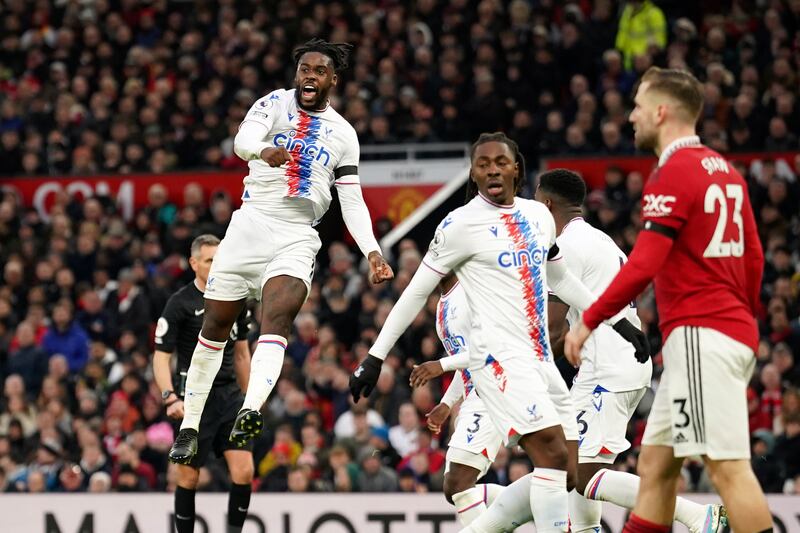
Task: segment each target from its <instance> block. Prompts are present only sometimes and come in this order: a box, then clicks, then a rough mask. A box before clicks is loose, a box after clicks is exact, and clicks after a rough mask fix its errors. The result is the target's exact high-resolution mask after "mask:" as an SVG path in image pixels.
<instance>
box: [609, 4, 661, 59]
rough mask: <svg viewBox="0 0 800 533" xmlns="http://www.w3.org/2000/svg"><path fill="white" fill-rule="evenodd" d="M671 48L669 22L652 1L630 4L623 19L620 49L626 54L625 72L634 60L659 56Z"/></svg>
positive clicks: (619, 34)
mask: <svg viewBox="0 0 800 533" xmlns="http://www.w3.org/2000/svg"><path fill="white" fill-rule="evenodd" d="M666 45H667V20H666V18H665V17H664V12H663V11H661V9H660V8H659V7H658V6H657V5H655V3H653V2H652V1H651V0H627V1H626V2H625V8H624V9H623V10H622V16H621V17H620V19H619V29H618V30H617V40H616V47H617V49H618V50H619V51H621V52H622V55H623V57H624V63H625V68H626V69H628V70H630V69H631V68H632V67H633V58H634V57H636V56H640V55H643V54H648V53H653V52H654V51H655V52H658V51H659V50H662V49H664V48H665V47H666Z"/></svg>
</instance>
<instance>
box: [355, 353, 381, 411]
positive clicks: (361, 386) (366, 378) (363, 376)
mask: <svg viewBox="0 0 800 533" xmlns="http://www.w3.org/2000/svg"><path fill="white" fill-rule="evenodd" d="M382 365H383V360H381V359H378V358H377V357H375V356H374V355H367V358H366V359H364V360H363V361H361V364H360V365H358V368H356V369H355V370H354V371H353V374H352V375H351V376H350V394H352V395H353V400H354V401H356V402H357V401H358V398H359V396H361V394H362V393H363V394H364V398H366V397H367V396H369V395H370V394H372V389H374V388H375V384H376V383H377V382H378V376H379V375H380V373H381V366H382Z"/></svg>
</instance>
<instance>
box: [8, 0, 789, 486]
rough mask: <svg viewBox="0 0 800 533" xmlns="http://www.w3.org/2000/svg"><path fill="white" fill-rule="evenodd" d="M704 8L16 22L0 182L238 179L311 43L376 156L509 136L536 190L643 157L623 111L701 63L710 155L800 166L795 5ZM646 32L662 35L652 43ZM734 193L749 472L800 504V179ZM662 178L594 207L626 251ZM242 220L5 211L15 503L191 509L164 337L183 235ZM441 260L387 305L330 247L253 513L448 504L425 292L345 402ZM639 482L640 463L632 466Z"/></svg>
mask: <svg viewBox="0 0 800 533" xmlns="http://www.w3.org/2000/svg"><path fill="white" fill-rule="evenodd" d="M686 4H687V3H685V2H668V1H665V2H656V3H653V2H650V1H645V2H622V3H617V2H611V1H603V0H596V1H594V2H589V1H580V2H554V1H552V0H538V1H535V0H534V1H526V0H513V1H512V2H510V3H508V4H507V5H506V3H504V2H500V1H499V0H496V1H493V0H482V1H480V2H475V1H468V0H438V1H437V0H419V1H417V2H413V3H412V2H401V1H389V0H385V1H363V2H354V3H347V2H317V1H311V0H305V1H303V0H300V1H297V2H255V1H233V0H223V1H220V2H179V1H175V2H166V1H163V0H155V1H141V2H138V1H136V0H122V1H121V2H111V1H108V0H99V1H97V2H91V3H83V2H46V1H40V2H35V3H33V4H30V3H26V2H23V1H21V0H6V1H4V2H0V17H2V20H3V25H2V33H1V35H2V52H0V65H1V66H2V67H1V68H0V132H2V133H0V136H1V141H2V151H0V173H3V174H9V175H18V174H28V175H39V174H52V175H66V174H77V175H85V174H92V173H98V172H105V173H128V172H139V171H150V172H157V173H161V172H165V171H169V170H173V169H181V170H186V169H194V168H202V167H220V166H221V167H224V168H238V167H242V166H243V163H242V162H241V161H240V160H239V159H238V158H237V157H236V156H235V155H234V154H233V152H232V139H233V135H234V134H235V132H236V128H237V126H238V124H239V122H240V121H241V119H242V117H243V116H244V113H245V112H246V110H247V108H248V107H249V106H250V104H251V103H252V102H253V101H255V99H256V98H257V97H258V96H260V95H262V94H265V93H266V92H267V91H269V90H271V89H273V88H276V87H281V86H285V84H286V82H287V80H289V79H291V74H292V68H293V65H292V63H291V60H290V50H291V47H292V44H293V43H296V42H301V41H303V40H305V39H306V38H308V37H310V36H315V35H321V36H325V37H327V38H328V39H330V40H334V41H349V42H354V43H356V44H357V46H356V49H355V52H354V57H353V61H352V63H353V64H352V67H351V69H350V70H349V71H347V72H345V73H343V76H342V79H341V80H340V84H339V90H338V94H339V96H337V97H336V98H335V100H336V101H335V102H334V105H335V106H337V108H338V109H340V110H341V112H342V114H343V115H344V116H345V118H347V120H349V121H350V122H351V123H352V124H353V125H354V126H355V127H356V129H357V131H358V133H359V135H360V138H361V142H362V144H384V143H393V142H420V143H422V142H431V141H435V140H444V141H451V140H453V141H469V140H472V139H474V138H475V137H476V136H477V133H479V132H481V131H494V130H505V131H507V132H509V134H510V135H511V136H512V137H514V138H515V139H516V140H517V141H519V142H520V145H521V148H522V150H523V152H524V154H525V156H526V157H527V159H528V160H529V162H530V163H533V164H531V165H530V167H532V168H536V165H535V162H536V161H537V160H538V159H539V157H541V156H547V155H550V154H574V155H582V154H589V153H600V154H607V155H620V154H630V153H633V148H632V146H631V144H630V139H631V138H632V136H631V135H630V133H631V132H630V128H629V126H628V124H627V121H626V118H627V113H628V112H629V110H630V106H631V102H630V96H631V89H632V88H633V86H634V83H635V81H636V77H637V73H641V72H643V71H644V70H645V69H646V68H647V67H648V66H650V65H651V64H659V65H664V66H667V65H668V66H673V67H676V66H679V67H685V68H689V69H691V70H693V71H694V72H695V73H696V74H697V75H698V76H699V77H700V79H701V80H702V81H703V82H704V83H705V96H706V108H705V112H704V114H703V119H702V123H701V131H702V134H703V137H704V140H705V142H707V143H708V144H709V145H711V146H712V147H714V148H717V149H719V150H722V151H724V152H734V151H751V150H771V151H792V150H796V149H797V148H798V140H797V137H796V136H795V133H794V132H797V131H800V106H798V103H797V101H796V100H797V97H798V77H797V76H798V69H800V33H798V27H800V2H798V1H796V0H792V1H786V2H784V1H778V0H772V1H746V0H732V1H728V2H725V1H718V2H703V3H702V9H703V11H702V13H701V12H700V8H699V5H700V4H701V3H694V4H695V5H694V6H687V5H686ZM659 6H660V7H659ZM715 6H716V8H715ZM643 28H644V29H646V30H647V31H646V32H645V33H648V34H649V35H652V36H653V37H652V39H645V40H642V38H641V37H640V36H641V35H642V30H643ZM741 170H742V174H743V175H746V176H747V177H748V181H749V183H750V185H751V191H750V193H751V196H752V200H753V205H754V209H755V213H756V217H757V219H758V222H759V229H760V231H761V238H762V241H763V244H764V247H765V249H766V252H767V262H766V271H765V277H764V285H763V292H762V302H763V308H762V313H761V315H760V316H759V321H760V325H761V332H762V341H761V345H760V347H759V352H758V354H757V356H758V370H757V372H756V374H755V376H754V378H753V382H752V387H751V389H750V391H749V405H750V413H751V418H750V426H751V434H752V437H753V439H752V442H753V452H754V457H753V464H754V467H755V470H756V473H757V475H758V477H759V479H760V480H761V483H762V485H763V486H764V488H765V490H767V491H769V492H789V493H800V393H798V387H800V362H798V360H797V358H798V357H800V320H799V317H800V300H798V293H799V292H800V273H798V265H800V263H799V262H798V259H799V258H798V255H799V254H800V247H799V245H798V237H800V218H799V217H798V212H799V211H800V209H798V207H799V206H800V203H799V202H800V200H799V198H798V182H797V179H798V176H800V156H799V157H796V158H795V159H794V160H793V161H791V162H790V164H786V163H777V162H775V161H773V160H764V161H763V162H761V163H760V164H758V165H753V166H750V167H742V168H741ZM644 178H645V177H644V176H642V175H641V174H638V173H630V174H628V175H626V174H625V173H624V172H622V171H620V170H618V169H614V168H611V169H609V170H608V172H607V173H606V186H605V188H598V189H595V190H594V191H593V192H592V193H591V195H590V197H589V198H588V201H587V216H588V217H589V219H590V221H591V222H592V223H593V224H595V225H596V226H598V227H600V228H602V229H604V230H605V231H607V232H608V233H609V234H611V235H612V236H614V238H615V239H616V240H617V241H618V242H619V243H620V244H621V246H622V247H623V249H624V250H626V251H628V250H630V247H631V245H632V243H633V242H634V240H635V238H636V234H637V231H638V228H639V222H640V217H639V207H638V203H639V200H640V195H641V189H642V184H643V180H644ZM166 179H168V178H166ZM234 208H235V206H234V204H233V202H232V200H231V199H230V198H227V197H224V196H219V197H214V198H207V197H205V196H204V194H203V191H202V189H200V188H199V187H197V186H195V185H193V184H188V185H186V187H185V189H184V195H183V201H182V202H181V204H180V205H173V204H171V203H169V202H168V201H167V198H166V194H165V190H164V189H163V188H162V187H160V186H154V187H152V188H151V190H150V191H149V194H148V205H147V206H146V207H145V208H144V209H142V210H140V211H139V212H137V213H136V215H135V217H134V220H133V222H132V223H131V224H126V223H125V222H124V221H123V219H122V218H121V216H120V213H118V212H116V211H115V208H114V202H113V201H112V200H111V199H109V198H107V197H96V198H91V199H88V200H86V201H82V202H79V201H77V200H76V199H74V198H70V197H68V196H66V195H62V196H60V197H58V198H57V201H56V204H55V205H54V206H53V208H52V211H51V215H52V216H51V219H50V220H49V221H47V222H45V221H43V220H41V219H40V218H39V216H38V215H37V213H36V212H35V211H33V210H27V209H24V208H23V207H22V206H20V205H19V203H18V199H17V198H16V197H15V196H14V195H13V194H11V193H8V192H6V193H4V194H3V196H2V198H1V199H0V265H2V278H1V279H0V376H2V378H3V379H4V385H3V394H2V399H1V400H0V490H8V491H21V492H41V491H66V492H71V491H85V490H89V491H94V492H105V491H110V490H117V491H144V490H163V489H164V488H166V489H171V488H174V476H173V475H172V473H171V470H170V469H168V467H167V463H166V452H167V450H168V449H169V446H170V445H171V443H172V438H173V427H172V425H171V424H170V423H169V422H168V421H167V419H166V417H165V415H164V410H163V408H162V406H161V402H160V399H159V397H160V395H159V391H158V390H157V388H156V387H155V386H154V384H153V381H152V371H151V368H150V356H151V353H152V333H153V328H154V323H155V321H156V319H157V318H158V316H159V314H160V312H161V310H162V308H163V305H164V303H165V302H166V299H167V298H168V296H169V295H170V294H171V293H172V292H173V291H174V290H175V289H176V288H178V287H180V286H181V285H182V284H184V283H186V282H188V281H189V280H190V279H191V277H192V274H191V271H190V270H189V269H188V265H187V261H186V258H187V255H188V250H189V243H190V242H191V240H192V238H193V237H195V236H196V235H198V234H200V233H213V234H216V235H218V236H219V237H222V236H223V235H224V231H225V228H226V226H227V223H228V222H229V220H230V215H231V212H232V210H233V209H234ZM425 244H426V243H420V244H419V245H418V244H417V243H414V242H412V241H403V242H402V243H401V244H400V245H399V247H398V250H396V251H395V253H394V257H395V261H394V265H393V266H394V268H395V271H396V273H397V276H396V279H395V280H394V281H393V282H391V284H390V285H389V286H379V287H372V286H370V285H369V284H368V283H367V281H366V279H365V276H364V270H363V268H362V265H359V264H358V263H357V262H356V261H355V259H354V258H355V255H354V254H353V252H352V251H351V250H350V249H349V248H348V247H347V246H345V245H344V244H342V243H339V242H334V243H330V244H329V245H328V246H327V248H325V249H323V251H322V255H323V257H322V258H321V259H322V261H320V263H322V265H323V266H320V267H319V268H318V271H317V274H316V276H315V281H314V285H313V288H312V292H311V296H310V298H309V300H308V302H307V303H306V304H305V306H304V308H303V310H302V312H301V314H300V315H299V316H298V318H297V320H296V332H295V335H294V336H293V338H292V339H291V340H290V345H289V347H288V350H287V355H286V360H285V366H284V370H283V374H282V376H283V379H282V380H281V381H280V382H279V384H278V387H277V389H276V393H275V394H274V395H273V398H271V400H270V401H269V403H268V405H267V406H266V407H265V412H266V414H267V420H268V422H267V428H268V431H266V432H265V435H264V436H263V438H262V439H261V440H259V441H258V442H257V443H256V448H255V461H256V465H257V477H258V480H257V482H256V484H257V486H258V490H264V491H286V490H289V491H294V492H306V491H344V492H347V491H397V490H399V491H417V492H424V491H431V490H440V489H441V482H442V469H443V463H444V451H443V448H444V445H445V443H446V439H447V431H446V430H445V432H443V433H442V434H440V435H431V434H430V433H429V432H428V431H427V430H426V429H425V426H424V415H425V413H427V412H429V411H430V409H431V408H432V407H433V406H434V405H435V404H436V402H437V401H438V398H439V397H440V396H441V394H442V392H443V390H444V388H445V387H446V385H447V379H446V378H445V379H444V380H440V381H436V382H434V383H433V384H431V385H430V386H428V387H424V388H420V389H416V390H414V391H412V390H410V389H409V387H408V385H407V382H408V374H409V371H410V367H411V366H412V365H413V364H415V363H418V362H421V361H425V360H430V359H433V358H437V357H438V356H439V355H440V354H441V350H442V348H441V346H440V344H439V342H438V340H437V338H436V335H435V332H434V327H433V323H434V322H433V317H434V310H435V302H436V297H435V296H432V297H431V299H430V301H429V305H428V306H427V309H426V312H424V313H421V314H420V315H419V316H418V317H417V319H416V320H415V322H414V324H413V326H412V327H411V328H410V329H409V331H408V332H407V333H406V334H405V335H404V336H403V337H402V339H401V342H400V343H399V344H398V346H397V348H396V351H395V353H394V354H393V355H392V356H390V357H389V359H388V360H389V362H390V364H389V365H385V366H384V371H383V374H382V376H381V379H380V381H379V384H378V388H377V391H376V392H375V393H374V394H373V396H372V397H371V398H370V400H369V401H368V402H362V403H359V404H357V405H353V404H352V402H351V400H350V398H349V394H348V390H347V378H348V374H349V372H350V371H351V370H352V368H353V367H354V364H355V362H356V361H358V360H359V359H361V358H362V357H364V356H365V354H366V350H367V349H368V347H369V345H370V343H371V341H372V340H373V339H374V338H375V336H376V332H377V330H378V329H379V328H380V327H381V325H382V324H383V321H384V320H385V319H386V316H387V314H388V312H389V310H390V309H391V307H392V304H393V302H394V301H395V300H396V299H397V297H398V296H399V294H400V293H401V292H402V290H403V289H404V287H405V286H406V285H407V283H408V281H409V279H410V277H411V276H412V275H413V273H414V271H415V269H416V268H417V266H418V264H419V260H420V253H421V252H420V250H421V249H422V250H423V251H424V248H421V246H422V247H424V245H425ZM654 309H655V306H654V303H653V301H652V293H648V294H646V295H645V296H643V297H642V298H641V301H640V313H641V315H642V318H643V322H644V323H645V324H646V326H647V329H648V334H649V335H650V336H651V339H652V344H653V345H654V346H656V347H658V346H660V342H661V339H660V338H659V334H658V328H657V317H656V316H655V312H654ZM254 326H255V325H254ZM251 335H253V336H257V328H256V327H252V328H251ZM253 338H255V337H253ZM655 361H656V367H657V368H660V361H659V357H658V356H656V360H655ZM657 374H658V372H657ZM656 383H657V378H656ZM647 409H648V402H647V400H645V401H644V402H643V404H642V406H641V408H640V411H641V412H640V413H638V415H637V417H636V418H635V419H634V420H633V421H632V423H631V427H630V436H631V440H632V442H634V445H635V446H636V445H637V444H638V441H639V439H640V438H641V433H642V429H643V419H644V416H645V415H646V412H647ZM374 450H378V452H379V453H373V452H374ZM635 464H636V449H635V447H634V450H632V451H631V452H630V453H628V454H626V456H625V457H624V458H623V461H622V462H621V466H620V468H626V469H631V470H632V469H634V468H635ZM685 466H686V467H685V476H684V478H685V487H684V488H685V490H689V491H692V490H698V491H707V490H710V484H709V482H708V479H707V476H706V475H705V474H704V472H703V469H702V467H701V466H700V463H699V461H698V462H694V461H687V462H686V465H685ZM529 469H530V465H529V464H528V463H527V460H526V459H525V458H524V456H523V455H521V454H517V453H515V452H514V451H513V450H510V451H509V450H505V449H502V450H501V452H500V454H499V455H498V460H497V461H496V463H495V465H494V467H493V469H492V470H491V471H490V472H489V474H488V478H489V482H496V483H500V484H506V483H508V482H510V481H513V480H515V479H517V478H518V477H521V476H522V475H524V474H526V473H527V472H528V471H529ZM225 479H226V478H225V474H224V466H222V465H221V464H214V465H212V466H211V467H209V468H204V469H203V470H202V473H201V487H202V488H203V489H205V490H218V489H222V488H223V487H224V486H225V483H226V481H225Z"/></svg>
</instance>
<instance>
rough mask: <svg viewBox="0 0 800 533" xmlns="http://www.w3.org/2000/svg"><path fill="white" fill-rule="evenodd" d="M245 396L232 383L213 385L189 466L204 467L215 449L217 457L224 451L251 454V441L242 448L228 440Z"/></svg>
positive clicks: (237, 386)
mask: <svg viewBox="0 0 800 533" xmlns="http://www.w3.org/2000/svg"><path fill="white" fill-rule="evenodd" d="M243 403H244V396H243V395H242V391H241V389H239V385H238V384H237V383H236V382H235V381H234V382H233V383H230V384H228V385H222V386H220V387H217V386H214V387H212V388H211V392H210V393H209V394H208V399H207V400H206V406H205V409H203V416H202V417H200V431H198V436H197V454H196V455H195V456H194V457H193V458H192V460H191V461H190V462H189V466H193V467H194V468H200V467H201V466H203V465H205V464H206V460H207V459H208V454H209V452H210V451H211V450H214V454H215V455H216V456H217V457H222V454H223V452H225V451H226V450H246V451H252V449H253V443H252V441H251V442H250V443H248V444H247V446H243V447H241V448H239V447H237V446H236V445H235V444H234V443H232V442H231V441H230V440H228V437H229V436H230V434H231V429H233V422H234V421H235V420H236V414H237V413H238V412H239V409H241V408H242V404H243Z"/></svg>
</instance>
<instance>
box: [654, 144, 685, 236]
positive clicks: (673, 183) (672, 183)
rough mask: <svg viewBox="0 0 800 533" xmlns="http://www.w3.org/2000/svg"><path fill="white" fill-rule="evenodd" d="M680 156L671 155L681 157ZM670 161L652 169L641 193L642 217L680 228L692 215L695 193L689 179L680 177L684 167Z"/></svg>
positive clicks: (656, 222)
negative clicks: (668, 163) (665, 164)
mask: <svg viewBox="0 0 800 533" xmlns="http://www.w3.org/2000/svg"><path fill="white" fill-rule="evenodd" d="M679 155H680V154H676V155H674V156H672V157H673V158H675V159H678V157H679ZM670 163H671V164H670V165H667V166H664V167H660V168H657V169H656V170H655V171H653V174H652V175H651V176H650V179H649V180H648V181H647V184H646V185H645V187H644V191H643V194H642V219H643V220H644V221H645V222H647V221H650V222H652V223H654V224H660V225H663V226H668V227H670V228H672V229H674V230H680V229H681V228H682V227H683V225H684V224H685V223H686V219H687V218H689V213H690V211H691V208H692V203H693V202H694V196H695V195H694V194H693V191H692V190H691V187H690V182H687V180H685V179H681V177H680V175H681V173H682V172H683V167H684V166H683V165H681V164H675V163H672V162H670ZM676 163H677V162H676Z"/></svg>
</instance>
